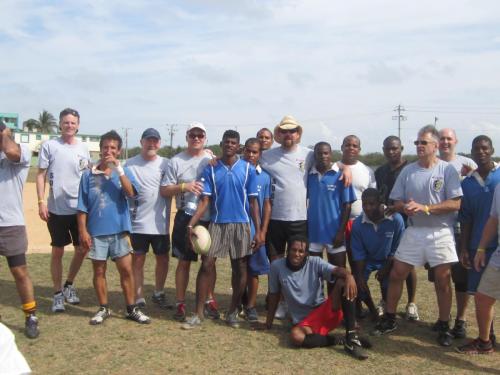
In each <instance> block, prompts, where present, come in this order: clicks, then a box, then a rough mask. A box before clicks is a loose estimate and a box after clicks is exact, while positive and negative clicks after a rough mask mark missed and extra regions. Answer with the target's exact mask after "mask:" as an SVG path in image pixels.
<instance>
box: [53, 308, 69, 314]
mask: <svg viewBox="0 0 500 375" xmlns="http://www.w3.org/2000/svg"><path fill="white" fill-rule="evenodd" d="M65 311H66V309H55V310H54V309H52V312H53V313H63V312H65Z"/></svg>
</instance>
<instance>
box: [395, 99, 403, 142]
mask: <svg viewBox="0 0 500 375" xmlns="http://www.w3.org/2000/svg"><path fill="white" fill-rule="evenodd" d="M404 111H406V110H405V108H404V107H403V106H402V105H401V104H399V105H398V106H397V107H396V108H394V112H397V113H398V115H397V116H392V119H393V120H398V137H399V139H401V121H406V116H403V115H402V114H401V112H404Z"/></svg>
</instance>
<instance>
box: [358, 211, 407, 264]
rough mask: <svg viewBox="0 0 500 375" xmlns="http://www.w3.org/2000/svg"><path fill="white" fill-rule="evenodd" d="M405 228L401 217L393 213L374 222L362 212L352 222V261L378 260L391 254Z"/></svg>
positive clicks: (384, 258) (382, 259)
mask: <svg viewBox="0 0 500 375" xmlns="http://www.w3.org/2000/svg"><path fill="white" fill-rule="evenodd" d="M404 230H405V223H404V220H403V217H402V216H401V215H400V214H398V213H395V214H394V215H392V216H385V217H384V218H383V219H382V221H381V222H379V223H377V224H375V223H373V222H372V221H371V220H370V219H368V217H367V216H366V215H365V214H364V213H362V214H361V215H360V216H358V217H357V218H356V219H355V220H354V223H353V224H352V231H351V249H352V259H353V260H354V261H361V260H365V261H367V262H369V263H370V262H380V261H384V260H386V259H387V258H388V257H390V256H393V255H394V253H395V252H396V249H397V248H398V246H399V241H400V240H401V235H402V234H403V232H404Z"/></svg>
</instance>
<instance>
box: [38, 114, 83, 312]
mask: <svg viewBox="0 0 500 375" xmlns="http://www.w3.org/2000/svg"><path fill="white" fill-rule="evenodd" d="M79 127H80V114H79V113H78V112H77V111H75V110H74V109H71V108H66V109H64V110H62V111H61V113H60V114H59V130H60V132H61V133H60V134H61V136H60V137H58V138H56V139H51V140H49V141H47V142H45V143H43V144H42V147H41V148H40V153H39V156H38V174H37V176H36V191H37V195H38V214H39V215H40V218H41V219H42V220H43V221H45V222H47V227H48V229H49V233H50V238H51V246H52V257H51V261H50V272H51V274H52V282H53V285H54V299H53V302H52V312H64V310H65V308H64V301H65V300H66V302H68V303H70V304H72V305H77V304H78V303H80V298H78V296H77V294H76V290H75V288H74V286H73V281H74V279H75V277H76V275H77V273H78V271H79V270H80V267H81V265H82V262H83V259H84V258H85V255H86V252H85V251H83V250H82V248H81V247H80V242H79V237H78V225H77V222H76V212H77V210H76V206H77V202H78V186H79V183H80V178H81V176H82V173H83V171H85V170H86V169H88V168H89V165H90V154H89V151H88V149H87V146H86V145H84V144H83V143H81V142H80V141H79V140H78V139H77V138H76V134H77V133H78V129H79ZM47 177H48V180H49V186H50V191H49V196H48V199H47V202H46V201H45V182H46V180H47ZM70 243H73V246H74V247H75V252H74V254H73V259H72V260H71V264H70V267H69V271H68V275H67V277H66V282H65V283H64V285H63V283H62V277H63V266H62V257H63V255H64V247H65V246H66V245H69V244H70Z"/></svg>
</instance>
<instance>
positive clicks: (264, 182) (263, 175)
mask: <svg viewBox="0 0 500 375" xmlns="http://www.w3.org/2000/svg"><path fill="white" fill-rule="evenodd" d="M255 172H256V173H255V182H256V184H257V192H258V195H257V201H258V202H259V210H260V220H261V223H262V217H263V215H264V201H265V200H266V199H271V176H269V173H267V172H266V171H265V170H263V169H262V168H261V167H260V166H257V167H256V168H255ZM247 212H248V216H250V224H251V235H252V237H253V236H254V235H255V226H254V224H253V220H252V217H251V214H250V212H251V211H250V204H247Z"/></svg>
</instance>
